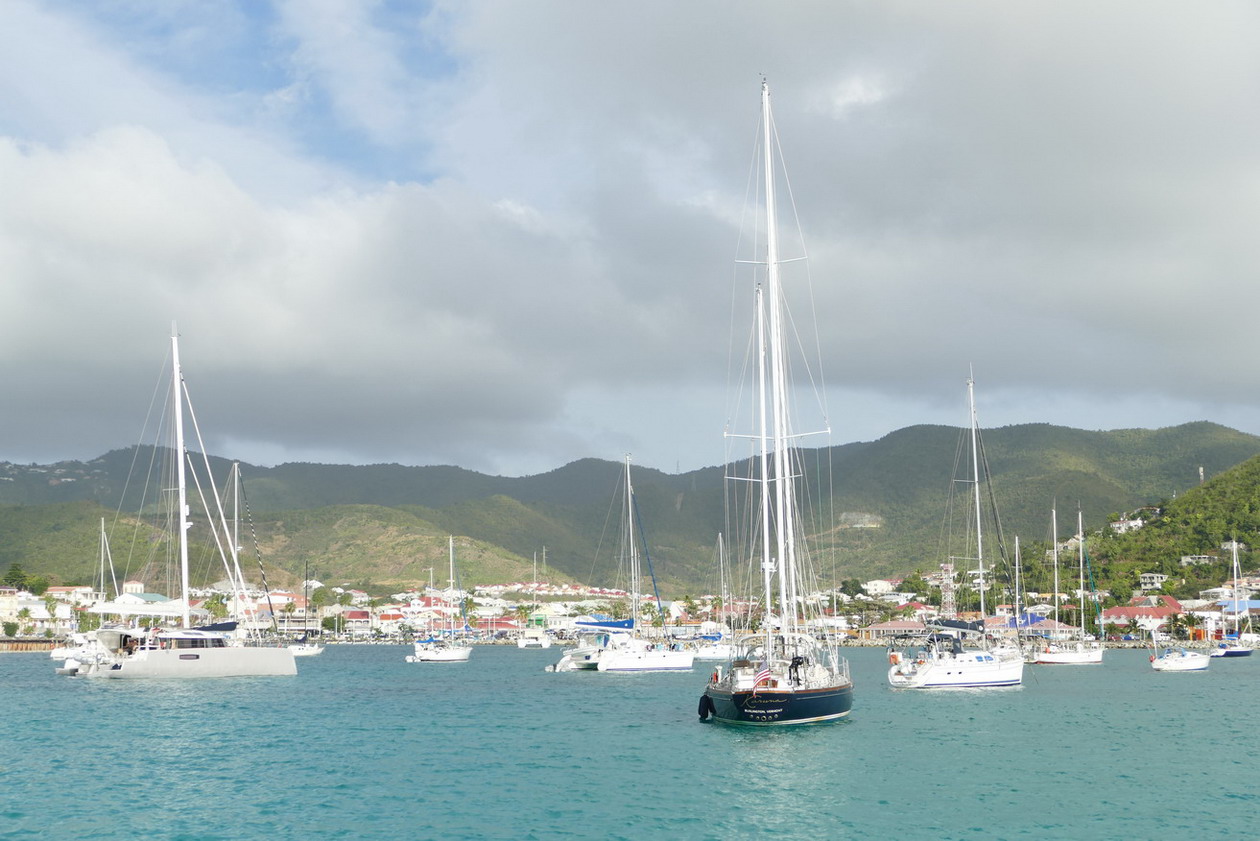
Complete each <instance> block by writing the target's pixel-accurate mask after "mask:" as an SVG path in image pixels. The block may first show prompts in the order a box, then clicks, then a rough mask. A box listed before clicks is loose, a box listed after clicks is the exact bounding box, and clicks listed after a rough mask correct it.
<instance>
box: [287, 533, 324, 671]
mask: <svg viewBox="0 0 1260 841" xmlns="http://www.w3.org/2000/svg"><path fill="white" fill-rule="evenodd" d="M302 612H303V613H302V615H303V616H304V617H305V618H304V619H303V622H302V624H303V626H304V632H303V634H302V636H301V638H300V639H298V640H297V641H296V642H291V643H289V650H290V651H292V652H293V656H294V657H316V656H318V655H320V654H323V653H324V647H323V646H322V645H320V644H319V643H317V642H312V641H311V639H310V633H311V631H310V624H309V620H310V615H311V562H310V557H309V556H305V555H304V556H303V561H302ZM318 618H319V617H318V616H316V619H318ZM316 627H317V628H318V624H317V625H316Z"/></svg>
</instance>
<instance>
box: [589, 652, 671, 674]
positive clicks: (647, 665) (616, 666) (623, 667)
mask: <svg viewBox="0 0 1260 841" xmlns="http://www.w3.org/2000/svg"><path fill="white" fill-rule="evenodd" d="M694 661H695V655H694V654H693V653H692V652H690V651H669V650H654V649H649V650H647V651H633V650H631V651H619V650H616V649H605V650H604V651H603V652H601V653H600V655H599V662H598V663H597V665H596V668H597V669H599V671H601V672H689V671H691V667H692V666H693V665H694Z"/></svg>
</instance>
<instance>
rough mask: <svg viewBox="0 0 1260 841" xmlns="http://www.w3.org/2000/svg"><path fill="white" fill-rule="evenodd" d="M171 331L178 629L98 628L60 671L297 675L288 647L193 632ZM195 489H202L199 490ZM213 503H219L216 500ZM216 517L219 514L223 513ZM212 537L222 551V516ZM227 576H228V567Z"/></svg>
mask: <svg viewBox="0 0 1260 841" xmlns="http://www.w3.org/2000/svg"><path fill="white" fill-rule="evenodd" d="M171 332H172V335H171V370H172V386H171V392H172V401H171V405H172V412H171V427H172V431H173V433H174V443H173V446H172V448H171V451H172V455H173V457H174V460H175V478H176V481H175V485H176V493H177V505H176V512H175V523H176V531H177V535H176V538H177V544H178V550H179V571H180V581H181V588H182V598H181V600H180V601H179V602H178V603H176V604H175V605H173V606H172V608H173V609H177V610H178V620H179V624H178V627H170V628H158V627H150V628H117V627H107V628H101V629H100V630H98V631H96V632H95V635H94V638H93V640H92V643H93V645H92V650H91V652H90V653H82V659H69V660H67V661H66V663H65V665H64V666H63V667H62V669H59V670H58V671H60V672H62V673H66V674H78V675H84V676H90V677H106V678H114V679H131V678H201V677H238V676H272V675H276V676H282V675H293V674H296V673H297V668H296V666H295V664H294V660H293V653H292V652H291V651H289V650H288V649H287V648H284V647H280V646H262V645H258V646H250V645H242V644H239V642H240V641H239V640H236V639H229V637H228V636H227V635H226V634H224V633H222V632H218V631H211V630H203V629H197V628H194V627H193V626H192V617H191V608H190V600H189V570H188V531H189V528H190V527H191V524H190V522H189V519H188V515H189V507H188V471H187V469H186V466H187V464H188V463H189V462H190V458H191V454H190V453H189V451H188V449H187V447H186V446H185V441H184V422H185V411H186V407H185V403H186V397H187V394H186V386H185V383H184V378H183V371H182V369H181V367H180V360H179V337H178V334H177V333H176V332H175V331H174V330H172V331H171ZM190 417H191V414H190ZM192 420H193V425H194V430H195V429H196V419H195V418H192ZM199 443H200V442H199ZM201 458H202V459H203V460H204V463H205V468H206V474H207V481H209V482H211V484H212V485H213V481H212V480H211V479H209V457H208V456H207V455H206V452H205V446H204V444H202V445H201ZM198 487H199V488H200V485H199V486H198ZM215 499H216V500H217V495H216V496H215ZM203 501H204V497H203ZM219 513H220V515H221V514H222V512H221V511H220V512H219ZM221 529H222V531H221ZM214 537H215V542H216V544H218V545H219V547H220V549H222V547H223V544H224V541H225V540H226V539H231V535H230V534H227V533H226V521H225V520H223V518H222V517H221V516H220V518H219V522H218V523H217V524H216V525H215V526H214ZM225 563H226V559H225ZM229 575H230V576H231V575H232V571H231V568H230V566H229ZM234 586H236V585H235V584H234ZM167 613H168V615H167V618H168V619H175V618H176V617H175V616H172V615H169V611H168V612H167Z"/></svg>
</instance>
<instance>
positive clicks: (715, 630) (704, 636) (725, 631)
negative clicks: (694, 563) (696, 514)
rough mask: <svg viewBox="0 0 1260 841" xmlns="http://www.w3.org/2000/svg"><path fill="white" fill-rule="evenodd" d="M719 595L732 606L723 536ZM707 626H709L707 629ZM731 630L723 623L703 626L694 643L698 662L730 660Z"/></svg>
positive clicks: (719, 554) (719, 552) (719, 551)
mask: <svg viewBox="0 0 1260 841" xmlns="http://www.w3.org/2000/svg"><path fill="white" fill-rule="evenodd" d="M717 566H718V593H719V597H720V598H721V600H722V601H721V604H722V606H723V607H726V606H728V605H730V601H731V591H730V587H729V586H728V585H727V580H726V547H725V544H724V543H723V541H722V535H721V534H718V537H717ZM705 626H708V627H707V628H706V627H705ZM729 632H730V629H729V628H727V627H726V626H724V625H723V624H722V623H721V622H718V621H710V622H706V623H704V624H703V625H702V626H701V631H700V636H699V637H698V638H697V639H695V640H694V641H693V643H692V644H693V649H692V650H693V651H694V652H695V655H696V659H697V660H719V661H726V660H730V659H731V657H732V655H734V653H735V648H734V646H732V645H731V642H730V636H729Z"/></svg>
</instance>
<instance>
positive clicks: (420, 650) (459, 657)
mask: <svg viewBox="0 0 1260 841" xmlns="http://www.w3.org/2000/svg"><path fill="white" fill-rule="evenodd" d="M447 547H448V555H449V557H450V567H451V571H450V578H449V579H448V580H449V582H450V583H449V586H450V589H449V591H448V592H449V593H450V599H451V600H452V601H453V600H454V599H456V598H458V591H457V590H456V589H455V536H454V535H451V536H450V537H449V538H448V540H447ZM458 613H459V611H457V610H448V613H447V617H446V623H445V624H446V628H445V630H444V633H442V634H440V635H439V636H433V635H432V634H430V635H429V638H428V639H423V640H416V642H415V643H414V644H413V646H412V653H411V654H408V655H407V656H406V658H405V659H406V661H407V662H408V663H463V662H466V661H467V660H468V658H469V657H470V656H471V655H472V646H471V645H469V644H468V643H467V642H464V641H463V640H459V639H456V636H455V635H456V632H457V630H458V629H457V628H456V623H455V616H456V614H458Z"/></svg>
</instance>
